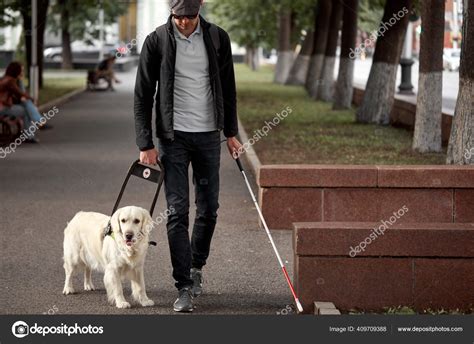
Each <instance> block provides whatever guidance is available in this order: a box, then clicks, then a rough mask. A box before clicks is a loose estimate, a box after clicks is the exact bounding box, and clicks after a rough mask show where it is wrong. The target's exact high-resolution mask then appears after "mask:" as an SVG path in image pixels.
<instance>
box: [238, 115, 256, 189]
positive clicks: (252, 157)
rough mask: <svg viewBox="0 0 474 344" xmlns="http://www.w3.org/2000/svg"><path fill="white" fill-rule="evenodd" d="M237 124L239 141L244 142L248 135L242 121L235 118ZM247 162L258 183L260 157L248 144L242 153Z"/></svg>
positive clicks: (246, 140)
mask: <svg viewBox="0 0 474 344" xmlns="http://www.w3.org/2000/svg"><path fill="white" fill-rule="evenodd" d="M237 121H238V125H239V138H240V142H241V143H242V144H244V143H245V142H248V140H249V137H248V135H247V132H246V131H245V129H244V126H243V125H242V122H241V121H240V119H239V118H237ZM243 156H244V157H245V159H246V160H247V162H248V163H249V165H250V168H251V169H252V172H253V174H254V176H255V179H256V180H257V185H258V174H259V171H260V167H261V166H262V163H261V162H260V159H259V158H258V156H257V153H256V152H255V150H254V149H253V147H252V146H249V149H248V150H247V151H246V152H245V154H244V155H243Z"/></svg>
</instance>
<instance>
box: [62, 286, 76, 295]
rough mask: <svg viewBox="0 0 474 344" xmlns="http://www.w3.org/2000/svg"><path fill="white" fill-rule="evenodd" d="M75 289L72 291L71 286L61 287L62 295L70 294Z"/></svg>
mask: <svg viewBox="0 0 474 344" xmlns="http://www.w3.org/2000/svg"><path fill="white" fill-rule="evenodd" d="M74 293H75V291H74V288H73V287H64V289H63V294H64V295H70V294H74Z"/></svg>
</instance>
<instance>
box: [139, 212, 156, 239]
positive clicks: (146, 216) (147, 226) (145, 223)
mask: <svg viewBox="0 0 474 344" xmlns="http://www.w3.org/2000/svg"><path fill="white" fill-rule="evenodd" d="M142 213H143V218H142V232H144V233H146V234H148V233H150V232H151V230H152V229H153V225H154V223H153V219H152V218H151V215H150V213H149V212H148V210H146V209H143V212H142Z"/></svg>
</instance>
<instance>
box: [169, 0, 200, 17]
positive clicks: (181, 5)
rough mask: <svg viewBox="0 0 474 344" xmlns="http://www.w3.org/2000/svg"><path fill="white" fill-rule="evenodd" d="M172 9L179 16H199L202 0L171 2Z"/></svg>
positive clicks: (176, 0) (175, 0)
mask: <svg viewBox="0 0 474 344" xmlns="http://www.w3.org/2000/svg"><path fill="white" fill-rule="evenodd" d="M170 7H171V9H172V10H173V12H174V13H175V14H176V15H178V16H184V15H192V14H197V13H198V12H199V9H200V8H201V0H171V1H170Z"/></svg>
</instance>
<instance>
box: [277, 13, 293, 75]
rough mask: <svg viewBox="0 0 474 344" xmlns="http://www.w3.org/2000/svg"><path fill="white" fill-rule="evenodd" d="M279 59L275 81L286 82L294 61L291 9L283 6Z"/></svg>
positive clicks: (280, 14) (280, 18) (279, 33)
mask: <svg viewBox="0 0 474 344" xmlns="http://www.w3.org/2000/svg"><path fill="white" fill-rule="evenodd" d="M278 17H279V27H278V59H277V65H276V68H275V82H276V83H279V84H283V83H285V81H286V79H287V78H288V74H289V72H290V68H291V66H292V63H293V49H292V48H291V26H292V25H291V17H292V13H291V10H290V9H288V8H285V7H284V6H282V7H281V8H280V13H279V16H278Z"/></svg>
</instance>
